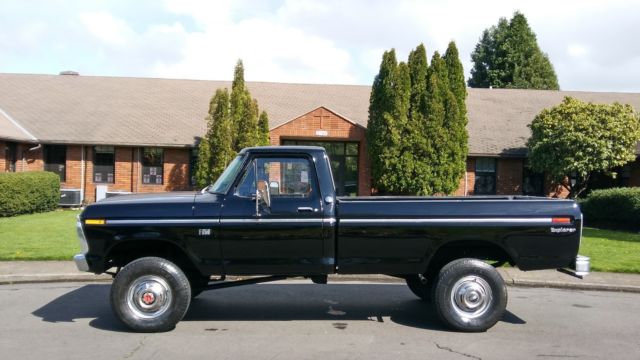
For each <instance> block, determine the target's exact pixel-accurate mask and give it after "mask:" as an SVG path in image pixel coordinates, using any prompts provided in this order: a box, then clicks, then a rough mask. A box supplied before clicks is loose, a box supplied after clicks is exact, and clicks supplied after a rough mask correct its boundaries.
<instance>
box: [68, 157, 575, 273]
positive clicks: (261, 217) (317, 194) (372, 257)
mask: <svg viewBox="0 0 640 360" xmlns="http://www.w3.org/2000/svg"><path fill="white" fill-rule="evenodd" d="M241 155H243V156H244V165H243V169H242V171H241V172H240V173H239V174H238V176H237V177H236V180H235V182H234V185H232V186H231V188H230V190H229V191H228V192H227V193H226V194H211V193H208V192H196V193H194V192H185V193H163V194H147V195H130V196H119V197H114V198H109V199H105V200H103V201H100V202H98V203H95V204H92V205H89V206H87V208H86V209H85V210H84V212H83V213H82V214H81V216H80V220H81V221H82V222H83V224H84V220H86V219H105V220H106V221H107V223H106V224H105V225H86V224H85V225H83V229H84V233H85V237H86V238H87V241H88V244H89V252H88V253H87V260H88V262H89V266H90V270H91V271H92V272H95V273H101V272H104V271H106V270H107V269H108V268H110V267H111V266H112V263H111V262H110V259H111V254H113V253H114V251H116V249H117V248H118V247H121V246H124V245H131V244H133V243H135V244H137V245H139V246H138V248H144V246H145V245H144V244H146V243H148V244H150V245H149V246H150V247H151V246H156V245H157V244H158V243H160V242H161V243H163V244H165V243H169V244H171V246H172V247H173V248H176V249H180V250H181V251H182V252H184V254H186V257H187V258H188V259H189V261H191V262H192V263H193V265H194V266H195V268H197V270H198V271H199V272H200V273H202V274H204V275H223V274H224V275H266V274H269V275H270V274H273V275H321V274H331V273H345V274H347V273H381V274H418V273H424V272H425V271H426V270H427V266H428V264H429V263H430V262H431V261H433V260H434V256H436V257H437V256H438V254H439V250H441V249H443V248H444V247H451V246H460V247H465V246H471V247H475V246H477V245H482V246H483V247H484V246H492V247H498V248H500V249H501V250H503V251H504V252H505V253H506V254H508V256H509V258H510V260H511V261H512V262H513V263H515V264H516V265H517V266H518V267H519V268H520V269H522V270H536V269H548V268H559V267H566V266H569V265H570V264H571V263H572V261H573V260H574V259H575V257H576V255H577V253H578V248H579V244H580V232H581V231H580V230H581V228H582V215H581V213H580V209H579V207H578V206H577V204H576V203H575V202H574V201H571V200H558V199H545V198H532V197H466V198H462V197H460V198H457V197H434V198H427V197H358V198H336V197H335V190H334V184H333V180H332V177H331V170H330V167H329V164H328V159H327V157H326V154H325V152H324V149H322V148H317V147H263V148H250V149H245V150H243V151H242V152H241ZM260 156H263V157H265V156H267V157H268V156H279V157H282V156H291V157H305V158H307V159H309V160H311V161H312V164H314V165H315V169H312V171H311V174H310V176H312V177H314V178H315V180H316V188H315V189H314V190H313V191H312V192H311V193H312V194H313V196H311V197H310V198H308V199H300V200H295V199H292V200H288V202H280V203H279V204H277V205H276V204H275V203H274V204H273V205H272V208H271V209H270V211H268V212H262V211H259V212H258V213H259V214H257V213H256V200H255V198H250V197H241V196H238V195H236V194H234V189H235V185H237V183H238V182H239V179H240V178H241V176H242V173H243V172H244V171H245V170H246V167H247V166H248V164H249V163H250V161H251V159H253V158H254V157H260ZM297 201H298V202H297ZM299 207H311V208H312V209H313V210H314V211H311V212H299V211H298V210H297V209H298V208H299ZM558 217H561V218H565V219H566V218H568V219H569V222H565V223H554V222H553V220H552V219H553V218H558ZM149 250H150V251H151V250H152V249H149Z"/></svg>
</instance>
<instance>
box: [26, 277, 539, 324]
mask: <svg viewBox="0 0 640 360" xmlns="http://www.w3.org/2000/svg"><path fill="white" fill-rule="evenodd" d="M110 286H111V285H109V284H90V285H84V286H82V287H80V288H78V289H76V290H73V291H71V292H69V293H67V294H65V295H62V296H60V297H58V298H57V299H54V300H53V301H51V302H49V303H48V304H46V305H45V306H43V307H41V308H39V309H37V310H35V311H34V312H33V313H32V314H33V315H34V316H37V317H40V318H42V320H43V321H47V322H53V323H56V322H73V321H75V320H76V319H83V318H89V319H93V320H91V321H90V325H91V326H92V327H94V328H98V329H102V330H107V331H117V332H128V331H129V330H128V329H127V328H126V327H125V326H124V325H122V324H121V323H120V322H119V321H118V320H117V319H116V318H115V315H113V313H112V311H111V308H110V306H109V289H110ZM300 320H302V321H304V320H323V321H334V322H336V324H340V323H341V322H344V321H356V320H357V321H375V322H380V323H383V322H385V321H389V320H390V321H392V322H394V323H397V324H400V325H404V326H410V327H415V328H420V329H428V330H435V331H449V330H448V329H447V328H445V327H444V326H443V325H442V323H441V322H440V320H439V319H438V317H437V315H436V313H435V310H434V309H433V307H432V306H431V305H430V304H428V303H425V302H423V301H420V300H418V299H417V298H416V297H415V296H414V295H413V294H412V293H411V292H410V291H409V290H408V288H407V287H406V286H403V285H397V284H328V285H313V284H282V283H277V284H262V285H249V286H242V287H236V288H227V289H220V290H215V291H208V292H204V293H202V294H201V295H200V296H199V297H198V298H196V299H194V300H193V302H192V303H191V306H190V308H189V312H188V313H187V315H186V316H185V318H184V319H183V320H182V321H300ZM502 321H503V322H507V323H511V324H525V323H526V322H525V321H524V320H522V319H521V318H519V317H518V316H517V315H515V314H513V313H511V312H509V311H507V312H506V313H505V315H504V316H503V318H502Z"/></svg>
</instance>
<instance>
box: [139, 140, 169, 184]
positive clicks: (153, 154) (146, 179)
mask: <svg viewBox="0 0 640 360" xmlns="http://www.w3.org/2000/svg"><path fill="white" fill-rule="evenodd" d="M163 165H164V152H163V149H162V148H143V149H142V183H143V184H162V172H163V168H164V166H163Z"/></svg>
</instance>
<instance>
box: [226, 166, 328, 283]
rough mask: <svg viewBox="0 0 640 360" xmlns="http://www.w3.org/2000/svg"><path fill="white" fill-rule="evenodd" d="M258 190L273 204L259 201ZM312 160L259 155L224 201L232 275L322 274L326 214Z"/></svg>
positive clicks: (228, 260)
mask: <svg viewBox="0 0 640 360" xmlns="http://www.w3.org/2000/svg"><path fill="white" fill-rule="evenodd" d="M256 189H261V190H262V191H261V194H262V196H263V197H264V196H265V195H266V196H268V197H269V198H270V204H269V206H267V205H266V204H265V202H266V201H265V200H263V199H257V197H258V196H257V195H256ZM321 206H322V203H321V196H320V194H319V190H318V181H317V177H316V173H315V168H314V166H313V162H312V161H311V159H310V158H309V157H307V156H304V155H300V156H286V155H280V154H278V155H273V154H272V155H264V156H260V155H256V156H254V158H253V159H252V160H251V161H250V162H248V164H247V166H246V168H245V170H244V174H243V175H242V176H241V177H240V180H239V181H238V182H237V184H235V186H234V187H233V188H232V189H231V191H230V192H229V194H228V195H227V197H226V198H225V201H224V205H223V207H222V217H221V221H220V226H221V239H222V253H223V258H224V263H225V272H226V273H227V274H319V273H321V271H322V258H323V241H324V239H323V232H322V224H323V214H322V209H321Z"/></svg>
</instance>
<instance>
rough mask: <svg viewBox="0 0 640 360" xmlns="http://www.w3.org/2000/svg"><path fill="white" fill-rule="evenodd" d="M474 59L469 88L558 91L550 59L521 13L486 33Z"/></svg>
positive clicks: (478, 45)
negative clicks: (541, 48)
mask: <svg viewBox="0 0 640 360" xmlns="http://www.w3.org/2000/svg"><path fill="white" fill-rule="evenodd" d="M471 60H472V61H473V68H472V69H471V77H470V78H469V82H468V84H469V86H470V87H485V88H487V87H490V86H491V87H495V88H518V89H547V90H558V89H559V86H558V79H557V77H556V74H555V71H554V69H553V65H551V62H550V61H549V57H548V56H547V55H546V54H545V53H543V52H542V51H541V50H540V47H539V46H538V42H537V39H536V35H535V33H534V32H533V30H531V27H530V26H529V24H528V22H527V19H526V17H525V16H524V15H523V14H522V13H520V12H515V13H514V15H513V17H512V18H511V20H510V21H507V20H506V19H505V18H501V19H500V20H499V21H498V25H497V26H492V27H491V28H489V29H487V30H485V31H484V32H483V33H482V36H481V38H480V41H479V42H478V44H477V45H476V48H475V50H474V51H473V53H471Z"/></svg>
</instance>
